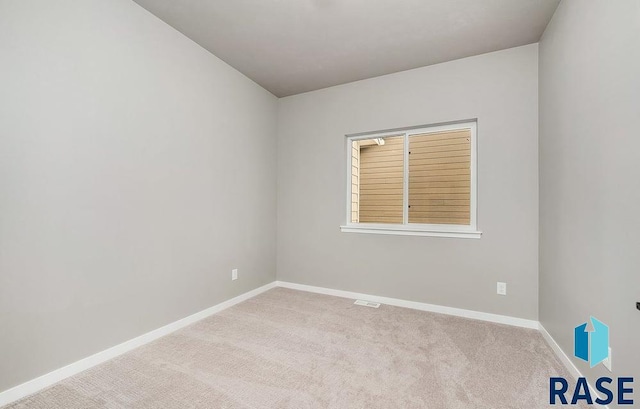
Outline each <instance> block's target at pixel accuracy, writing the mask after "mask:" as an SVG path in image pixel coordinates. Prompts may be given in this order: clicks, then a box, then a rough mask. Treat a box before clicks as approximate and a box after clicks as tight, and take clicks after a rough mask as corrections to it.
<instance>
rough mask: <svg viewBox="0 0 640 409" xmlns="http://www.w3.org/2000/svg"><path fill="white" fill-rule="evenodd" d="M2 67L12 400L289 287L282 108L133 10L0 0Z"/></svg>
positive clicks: (3, 384) (2, 375)
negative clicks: (55, 377)
mask: <svg viewBox="0 0 640 409" xmlns="http://www.w3.org/2000/svg"><path fill="white" fill-rule="evenodd" d="M54 3H55V4H54ZM0 59H1V60H2V62H1V63H0V198H1V200H0V363H1V364H0V391H1V390H5V389H7V388H9V387H12V386H14V385H17V384H19V383H21V382H24V381H27V380H30V379H32V378H34V377H36V376H39V375H42V374H44V373H46V372H48V371H50V370H53V369H57V368H60V367H62V366H64V365H65V364H68V363H70V362H73V361H76V360H78V359H80V358H83V357H85V356H88V355H90V354H92V353H95V352H98V351H101V350H104V349H106V348H108V347H110V346H113V345H116V344H118V343H120V342H122V341H125V340H129V339H131V338H133V337H135V336H138V335H140V334H142V333H145V332H147V331H149V330H153V329H156V328H158V327H160V326H162V325H164V324H167V323H169V322H172V321H174V320H177V319H180V318H183V317H185V316H187V315H189V314H191V313H195V312H197V311H200V310H202V309H205V308H207V307H210V306H212V305H214V304H217V303H219V302H221V301H223V300H226V299H229V298H231V297H233V296H235V295H238V294H241V293H243V292H246V291H248V290H250V289H253V288H256V287H258V286H260V285H263V284H266V283H268V282H271V281H273V280H274V279H275V255H276V249H275V244H274V237H275V234H276V223H275V217H276V194H275V190H276V136H275V132H276V116H277V115H276V109H277V101H276V98H275V97H274V96H273V95H271V94H269V93H268V92H266V91H265V90H263V89H262V88H260V87H259V86H257V85H256V84H255V83H253V82H252V81H250V80H248V79H247V78H246V77H244V76H243V75H241V74H240V73H238V72H237V71H235V70H233V69H232V68H230V67H229V66H228V65H226V64H225V63H223V62H222V61H220V60H219V59H217V58H216V57H214V56H212V55H211V54H210V53H209V52H207V51H205V50H203V49H202V48H200V47H199V46H197V45H196V44H195V43H193V42H192V41H190V40H188V39H187V38H186V37H184V36H183V35H181V34H179V33H178V32H177V31H175V30H174V29H172V28H170V27H169V26H167V25H166V24H165V23H163V22H162V21H160V20H158V19H157V18H156V17H154V16H152V15H151V14H149V13H148V12H147V11H145V10H144V9H142V8H141V7H140V6H138V5H137V4H135V3H134V2H132V1H130V0H108V1H102V0H82V1H80V0H76V1H74V0H57V1H55V2H50V1H47V0H40V1H36V0H0ZM229 175H233V177H229ZM233 267H237V268H239V269H240V279H239V280H238V281H234V282H231V280H230V276H231V269H232V268H233Z"/></svg>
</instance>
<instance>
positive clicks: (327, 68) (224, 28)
mask: <svg viewBox="0 0 640 409" xmlns="http://www.w3.org/2000/svg"><path fill="white" fill-rule="evenodd" d="M135 1H136V2H137V3H139V4H140V5H142V6H143V7H144V8H146V9H147V10H149V11H151V12H152V13H153V14H155V15H156V16H158V17H159V18H161V19H162V20H164V21H166V22H167V23H169V24H170V25H172V26H173V27H175V28H176V29H177V30H179V31H181V32H182V33H184V34H185V35H186V36H188V37H190V38H191V39H193V40H194V41H195V42H197V43H198V44H200V45H201V46H203V47H204V48H206V49H207V50H209V51H211V52H212V53H213V54H215V55H216V56H218V57H219V58H221V59H222V60H224V61H226V62H227V63H228V64H230V65H231V66H233V67H235V68H236V69H238V70H239V71H241V72H242V73H244V74H245V75H247V76H248V77H249V78H251V79H253V80H254V81H255V82H257V83H258V84H260V85H262V86H263V87H264V88H266V89H268V90H269V91H271V92H272V93H273V94H274V95H276V96H278V97H282V96H287V95H293V94H298V93H301V92H305V91H311V90H316V89H320V88H325V87H329V86H332V85H337V84H343V83H346V82H351V81H356V80H361V79H364V78H370V77H375V76H378V75H384V74H389V73H392V72H397V71H403V70H407V69H411V68H416V67H422V66H425V65H430V64H437V63H440V62H444V61H450V60H455V59H458V58H463V57H468V56H471V55H478V54H483V53H486V52H491V51H496V50H501V49H505V48H510V47H516V46H519V45H524V44H530V43H535V42H537V41H538V40H539V38H540V36H541V35H542V32H543V31H544V28H545V27H546V25H547V23H548V22H549V20H550V19H551V16H552V15H553V12H554V11H555V9H556V7H557V5H558V3H559V1H560V0H135Z"/></svg>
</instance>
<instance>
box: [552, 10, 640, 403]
mask: <svg viewBox="0 0 640 409" xmlns="http://www.w3.org/2000/svg"><path fill="white" fill-rule="evenodd" d="M639 129H640V1H638V0H617V1H606V0H599V1H595V0H594V1H580V0H572V1H563V2H562V3H561V4H560V7H559V8H558V10H557V11H556V14H555V15H554V17H553V19H552V21H551V23H550V24H549V26H548V27H547V29H546V31H545V33H544V35H543V37H542V40H541V42H540V320H541V322H542V325H544V327H545V328H546V329H547V330H548V331H549V332H550V333H551V335H552V336H553V337H554V338H555V339H556V340H557V341H558V342H559V344H560V346H561V347H562V348H563V349H564V351H565V352H566V353H567V355H569V356H572V355H573V327H575V326H576V325H579V324H580V323H582V322H584V321H586V320H587V319H588V318H589V315H593V316H595V317H597V318H598V319H600V320H602V321H604V322H605V323H607V324H608V325H609V326H610V331H611V346H612V349H613V354H612V355H613V360H612V361H613V366H614V371H613V372H614V374H615V375H617V376H624V375H627V376H629V375H633V376H635V377H636V380H637V379H638V378H640V355H639V354H638V351H637V348H638V342H639V340H640V311H637V310H636V309H635V302H636V301H640V270H639V268H640V250H639V249H640V239H639V238H638V231H639V230H640V218H638V204H639V203H640V179H639V178H640V160H639V159H640V138H639V136H640V133H639V131H638V130H639ZM574 362H575V363H576V365H577V366H578V368H579V369H580V370H581V371H582V372H583V374H588V375H590V377H591V378H592V379H593V378H595V377H597V376H603V375H605V374H606V373H608V372H607V371H606V369H604V368H602V366H598V367H597V368H594V369H593V370H590V369H589V367H588V365H587V364H585V363H583V362H582V361H579V360H574ZM636 389H637V388H636ZM637 399H638V394H637V393H636V400H637Z"/></svg>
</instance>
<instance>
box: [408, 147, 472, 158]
mask: <svg viewBox="0 0 640 409" xmlns="http://www.w3.org/2000/svg"><path fill="white" fill-rule="evenodd" d="M470 154H471V149H469V148H465V149H457V150H449V151H437V152H434V151H430V150H428V149H426V150H422V149H421V150H420V151H418V150H417V149H416V150H413V151H409V155H417V156H419V157H420V159H431V158H451V157H454V156H459V157H466V158H469V155H470Z"/></svg>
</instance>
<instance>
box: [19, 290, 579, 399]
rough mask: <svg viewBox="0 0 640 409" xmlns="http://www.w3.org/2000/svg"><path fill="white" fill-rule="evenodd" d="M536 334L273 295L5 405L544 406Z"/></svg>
mask: <svg viewBox="0 0 640 409" xmlns="http://www.w3.org/2000/svg"><path fill="white" fill-rule="evenodd" d="M559 375H560V376H564V377H566V378H567V379H570V376H569V374H568V373H567V372H566V370H565V369H564V368H563V367H562V366H561V364H560V363H559V362H558V361H557V359H556V358H555V356H554V355H553V352H552V351H551V350H550V349H549V348H548V346H547V345H546V344H545V342H544V340H543V338H542V336H541V335H540V334H539V333H538V332H537V331H535V330H527V329H521V328H514V327H509V326H504V325H498V324H492V323H486V322H480V321H473V320H468V319H464V318H457V317H450V316H446V315H440V314H432V313H427V312H421V311H415V310H410V309H404V308H397V307H390V306H386V305H383V306H381V307H380V308H379V309H373V308H368V307H360V306H355V305H353V300H348V299H344V298H337V297H330V296H325V295H318V294H311V293H306V292H300V291H293V290H288V289H283V288H276V289H273V290H270V291H268V292H266V293H263V294H261V295H259V296H257V297H255V298H253V299H251V300H248V301H245V302H243V303H241V304H238V305H236V306H234V307H232V308H230V309H227V310H225V311H223V312H221V313H219V314H217V315H214V316H211V317H209V318H206V319H204V320H202V321H200V322H198V323H196V324H194V325H191V326H189V327H187V328H184V329H182V330H180V331H178V332H175V333H173V334H171V335H169V336H166V337H164V338H162V339H159V340H157V341H155V342H153V343H151V344H148V345H146V346H144V347H141V348H139V349H136V350H134V351H132V352H129V353H127V354H125V355H122V356H120V357H118V358H116V359H114V360H112V361H109V362H107V363H105V364H103V365H100V366H98V367H95V368H93V369H91V370H89V371H86V372H83V373H81V374H79V375H77V376H74V377H72V378H69V379H67V380H65V381H63V382H60V383H58V384H56V385H54V386H52V387H50V388H48V389H46V390H44V391H42V392H39V393H37V394H35V395H33V396H31V397H28V398H25V399H23V400H21V401H19V402H17V403H14V404H13V405H10V406H9V407H8V408H12V409H14V408H16V409H17V408H47V409H56V408H65V409H74V408H112V409H115V408H158V409H160V408H163V409H171V408H295V409H303V408H389V409H396V408H428V409H441V408H442V409H445V408H446V409H458V408H460V409H469V408H478V409H481V408H482V409H484V408H486V409H500V408H518V409H520V408H527V409H533V408H543V407H548V404H547V401H548V394H549V391H548V388H549V386H548V383H549V377H550V376H559Z"/></svg>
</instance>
